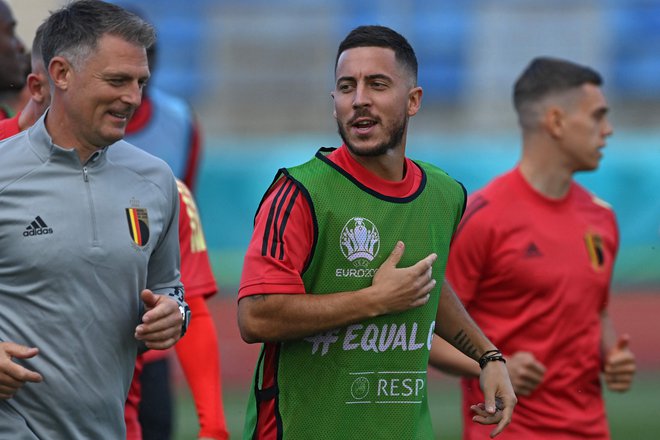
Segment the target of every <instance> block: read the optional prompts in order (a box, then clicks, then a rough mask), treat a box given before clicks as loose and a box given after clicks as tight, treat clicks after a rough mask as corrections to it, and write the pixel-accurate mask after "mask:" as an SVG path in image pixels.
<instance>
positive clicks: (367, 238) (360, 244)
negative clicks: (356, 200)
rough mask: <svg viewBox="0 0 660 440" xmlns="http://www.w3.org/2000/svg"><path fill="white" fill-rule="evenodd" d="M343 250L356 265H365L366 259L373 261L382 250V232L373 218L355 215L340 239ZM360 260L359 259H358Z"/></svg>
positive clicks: (346, 225) (345, 227)
mask: <svg viewBox="0 0 660 440" xmlns="http://www.w3.org/2000/svg"><path fill="white" fill-rule="evenodd" d="M339 244H340V247H341V252H342V253H343V254H344V256H345V257H346V258H347V259H348V261H351V262H354V264H355V265H356V266H361V265H365V264H366V261H362V264H360V262H361V261H360V260H362V259H366V260H367V261H372V260H373V259H374V258H375V257H376V255H378V251H379V250H380V234H379V233H378V228H376V225H375V224H373V222H372V221H371V220H368V219H366V218H364V217H353V218H352V219H350V220H349V221H348V222H346V224H345V225H344V229H342V231H341V238H340V240H339ZM356 260H358V261H356Z"/></svg>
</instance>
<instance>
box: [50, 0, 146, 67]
mask: <svg viewBox="0 0 660 440" xmlns="http://www.w3.org/2000/svg"><path fill="white" fill-rule="evenodd" d="M106 34H110V35H115V36H118V37H121V38H122V39H124V40H126V41H128V42H130V43H133V44H136V45H139V46H143V47H144V48H145V49H146V48H149V47H150V46H151V45H152V44H153V43H154V41H155V40H156V32H155V30H154V28H153V26H152V25H151V24H149V23H147V22H146V21H144V20H142V19H141V18H140V17H138V16H137V15H135V14H133V13H131V12H128V11H127V10H125V9H124V8H122V7H120V6H117V5H114V4H112V3H107V2H104V1H101V0H78V1H74V2H72V3H69V4H67V5H66V6H64V7H62V8H61V9H58V10H57V11H55V12H53V13H52V14H51V15H50V17H48V18H47V19H46V21H45V22H44V23H43V36H42V37H43V38H42V43H41V53H42V56H43V59H44V65H45V66H46V67H47V66H48V64H49V63H50V61H51V60H52V59H53V57H55V56H58V55H61V56H64V57H66V58H67V59H68V60H69V62H71V63H72V64H74V65H76V64H79V63H80V62H81V61H82V60H83V59H85V58H86V57H87V56H88V55H89V54H90V53H91V52H92V51H93V50H94V49H95V48H96V46H97V44H98V42H99V40H100V39H101V37H102V36H103V35H106Z"/></svg>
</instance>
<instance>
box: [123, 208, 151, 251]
mask: <svg viewBox="0 0 660 440" xmlns="http://www.w3.org/2000/svg"><path fill="white" fill-rule="evenodd" d="M126 219H127V220H128V232H129V233H130V234H131V238H132V239H133V241H134V242H135V244H137V245H138V246H145V245H146V244H147V242H148V241H149V216H148V215H147V208H126Z"/></svg>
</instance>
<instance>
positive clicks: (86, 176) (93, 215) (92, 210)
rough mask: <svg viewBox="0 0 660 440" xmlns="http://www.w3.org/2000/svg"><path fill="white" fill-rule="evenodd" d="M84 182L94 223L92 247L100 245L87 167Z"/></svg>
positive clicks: (84, 170) (84, 172)
mask: <svg viewBox="0 0 660 440" xmlns="http://www.w3.org/2000/svg"><path fill="white" fill-rule="evenodd" d="M82 171H83V180H84V181H85V190H86V191H87V200H88V201H89V210H90V216H89V217H90V219H91V221H92V245H93V246H97V245H98V234H97V231H96V212H95V210H94V198H93V197H92V189H91V188H90V186H89V174H88V172H87V167H86V166H83V169H82Z"/></svg>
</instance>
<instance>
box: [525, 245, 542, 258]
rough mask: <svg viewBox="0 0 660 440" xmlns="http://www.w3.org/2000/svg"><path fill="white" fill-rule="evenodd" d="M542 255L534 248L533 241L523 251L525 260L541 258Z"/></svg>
mask: <svg viewBox="0 0 660 440" xmlns="http://www.w3.org/2000/svg"><path fill="white" fill-rule="evenodd" d="M542 256H543V254H542V253H541V251H540V250H539V248H538V247H537V246H536V243H534V242H533V241H532V242H531V243H529V244H528V245H527V249H526V250H525V258H535V257H542Z"/></svg>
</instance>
